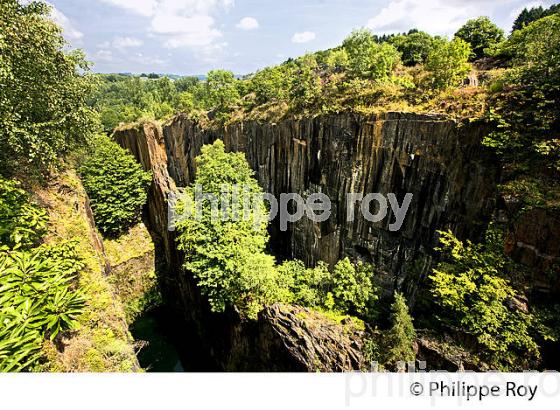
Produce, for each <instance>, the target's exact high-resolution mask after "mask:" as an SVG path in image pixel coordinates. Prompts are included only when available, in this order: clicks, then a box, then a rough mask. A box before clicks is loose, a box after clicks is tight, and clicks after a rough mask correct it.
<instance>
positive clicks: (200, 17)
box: [101, 0, 234, 48]
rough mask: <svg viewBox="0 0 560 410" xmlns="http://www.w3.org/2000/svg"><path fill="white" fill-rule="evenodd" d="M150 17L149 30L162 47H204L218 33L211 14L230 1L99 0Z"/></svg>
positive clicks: (227, 8) (210, 42)
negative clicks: (159, 40)
mask: <svg viewBox="0 0 560 410" xmlns="http://www.w3.org/2000/svg"><path fill="white" fill-rule="evenodd" d="M101 1H103V2H105V3H110V4H113V5H114V6H118V7H121V8H123V9H125V10H129V11H131V12H135V13H137V14H140V15H143V16H146V17H149V18H150V25H149V27H150V32H151V34H153V35H154V36H155V37H156V38H159V39H161V40H162V42H163V45H164V47H167V48H178V47H191V48H199V47H206V48H207V47H208V46H209V45H211V44H212V43H214V42H215V41H216V40H217V39H218V38H220V37H221V36H222V33H221V32H220V30H218V28H216V24H215V21H214V18H213V17H212V15H213V14H214V13H216V12H217V11H219V10H226V11H227V10H229V9H230V8H231V7H233V6H234V1H233V0H101Z"/></svg>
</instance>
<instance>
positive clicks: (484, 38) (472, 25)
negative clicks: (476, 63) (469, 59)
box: [455, 17, 504, 59]
mask: <svg viewBox="0 0 560 410" xmlns="http://www.w3.org/2000/svg"><path fill="white" fill-rule="evenodd" d="M455 37H456V38H460V39H462V40H464V41H466V42H467V43H469V44H470V45H471V48H472V52H473V57H474V58H475V59H479V58H482V57H484V56H486V53H485V50H486V49H491V48H493V47H495V46H496V45H498V44H499V43H500V42H502V41H503V40H504V31H503V30H502V29H501V28H499V27H498V26H497V25H495V24H494V23H492V21H491V20H490V19H489V18H488V17H479V18H476V19H472V20H469V21H467V22H466V23H465V25H463V27H461V28H460V29H459V30H458V31H457V32H456V33H455Z"/></svg>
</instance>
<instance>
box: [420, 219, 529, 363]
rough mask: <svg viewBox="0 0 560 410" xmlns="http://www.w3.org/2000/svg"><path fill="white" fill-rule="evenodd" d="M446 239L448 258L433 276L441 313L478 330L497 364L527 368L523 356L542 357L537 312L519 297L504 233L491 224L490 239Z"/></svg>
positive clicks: (448, 321)
mask: <svg viewBox="0 0 560 410" xmlns="http://www.w3.org/2000/svg"><path fill="white" fill-rule="evenodd" d="M440 242H441V247H440V248H439V249H440V251H441V252H442V254H443V257H444V261H443V262H441V263H440V264H439V265H438V266H437V268H436V269H434V272H433V275H432V276H430V280H431V282H432V295H433V297H434V299H435V301H436V303H437V304H438V306H439V307H440V308H441V311H440V314H439V315H438V316H439V318H440V319H441V320H442V321H443V322H444V323H446V324H448V325H450V326H452V327H454V328H455V329H461V330H463V331H464V332H466V333H467V334H470V335H472V336H473V337H474V338H475V339H476V341H477V342H478V344H479V345H480V347H481V349H480V356H481V357H483V358H484V360H486V361H488V362H489V363H490V364H491V365H493V366H497V367H498V368H501V369H512V368H516V367H517V368H522V367H523V364H525V363H524V362H523V360H525V361H533V360H535V359H537V358H538V357H539V349H538V346H537V343H536V342H535V340H534V335H533V334H532V326H533V323H534V317H533V316H532V315H531V313H529V312H527V311H523V310H522V309H519V308H516V305H515V303H513V301H515V299H516V298H517V297H518V293H517V291H516V290H515V289H514V288H513V286H512V284H511V281H510V280H509V279H508V276H509V277H510V278H511V277H512V276H514V275H515V274H517V273H519V271H518V269H519V267H517V266H516V265H513V262H512V261H511V260H509V259H508V258H507V257H506V256H505V255H504V254H503V242H502V239H501V233H500V232H499V231H498V230H496V229H490V230H489V231H488V233H487V235H486V241H485V243H484V244H473V243H471V242H469V241H467V242H466V243H463V242H461V241H459V240H458V239H457V238H455V236H453V234H452V233H451V232H441V238H440Z"/></svg>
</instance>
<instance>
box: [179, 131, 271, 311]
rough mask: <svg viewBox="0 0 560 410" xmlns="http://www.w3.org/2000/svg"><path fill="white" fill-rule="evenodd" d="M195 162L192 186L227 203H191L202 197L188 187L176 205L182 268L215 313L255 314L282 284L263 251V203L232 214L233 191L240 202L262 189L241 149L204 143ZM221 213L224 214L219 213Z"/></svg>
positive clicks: (266, 235) (266, 223)
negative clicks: (214, 206) (233, 309)
mask: <svg viewBox="0 0 560 410" xmlns="http://www.w3.org/2000/svg"><path fill="white" fill-rule="evenodd" d="M196 164H197V176H196V180H195V183H194V185H195V186H199V187H200V189H201V191H202V192H203V193H204V194H205V195H208V194H213V195H216V198H219V202H220V203H221V204H222V205H223V204H224V202H223V199H224V198H227V201H226V202H227V206H225V207H222V208H221V209H220V214H218V215H217V214H215V213H214V212H213V210H212V206H211V203H209V201H204V202H205V203H197V202H196V201H197V200H198V201H202V199H201V198H197V197H196V195H195V194H196V193H195V188H194V186H193V187H191V188H189V189H187V191H186V192H185V196H184V197H183V198H182V200H181V201H179V203H178V205H177V214H178V215H179V217H180V218H179V221H178V222H177V223H176V228H177V231H178V232H179V236H178V239H177V240H178V246H179V249H181V250H183V251H184V252H185V259H184V264H183V267H184V269H185V270H186V271H188V272H190V273H192V274H193V275H194V277H195V278H196V280H197V283H198V286H199V287H200V289H201V291H202V293H203V294H204V295H205V296H207V297H208V300H209V302H210V306H211V308H212V310H213V311H214V312H221V311H224V309H225V308H226V307H227V306H236V307H237V308H238V309H239V310H240V311H241V312H242V314H243V315H245V316H246V317H250V318H255V317H256V315H257V313H258V312H259V311H260V310H261V309H262V306H263V305H264V304H266V303H270V302H271V301H277V300H279V299H281V297H280V296H279V294H278V292H279V289H280V288H281V286H280V284H279V283H278V272H277V270H276V268H275V264H274V258H273V257H272V256H270V255H267V254H266V253H265V247H266V245H267V242H268V232H267V225H268V221H267V218H266V216H267V214H266V208H265V206H264V202H263V201H262V200H260V201H258V202H257V204H256V206H254V207H252V208H251V209H247V208H246V209H244V210H243V211H242V212H241V211H240V212H241V213H240V214H239V217H237V218H236V217H234V213H235V212H236V211H235V209H234V206H233V205H232V196H233V195H234V189H235V188H234V187H235V186H238V187H239V192H238V196H237V197H238V199H239V203H240V204H243V203H244V201H245V200H246V199H247V200H249V201H251V203H252V201H253V198H254V195H260V194H262V190H261V188H260V187H259V185H258V184H257V181H256V180H255V179H254V172H253V171H252V170H251V168H250V167H249V165H248V164H247V161H246V160H245V157H244V154H241V153H226V152H225V150H224V144H223V142H222V141H220V140H218V141H216V142H215V143H214V144H213V145H206V146H204V147H203V148H202V154H201V155H200V156H199V157H198V158H197V160H196ZM197 208H198V210H197ZM245 212H246V213H245ZM186 213H187V214H186ZM223 213H225V214H226V215H227V216H228V217H227V218H222V217H220V215H223ZM189 215H190V216H189ZM244 215H246V217H244Z"/></svg>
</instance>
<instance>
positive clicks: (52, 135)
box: [0, 0, 98, 172]
mask: <svg viewBox="0 0 560 410" xmlns="http://www.w3.org/2000/svg"><path fill="white" fill-rule="evenodd" d="M49 12H50V8H49V7H48V6H47V5H45V4H44V3H38V2H31V3H29V4H27V5H22V4H20V3H19V2H18V1H16V0H3V1H2V6H1V7H0V33H1V34H0V145H1V146H2V150H1V152H0V169H1V170H2V172H7V171H9V170H10V169H12V168H13V167H14V166H15V164H19V166H20V168H25V167H26V166H28V165H29V164H31V165H33V166H35V167H38V168H40V169H42V170H44V169H45V168H46V167H48V166H50V165H53V164H54V163H55V160H56V159H57V158H58V156H60V155H61V154H64V153H66V152H67V151H68V150H69V148H71V147H72V146H73V145H76V144H83V143H84V142H85V141H86V140H87V139H88V138H89V137H90V136H91V135H92V133H93V131H94V130H95V129H96V127H97V125H98V122H97V117H96V115H95V113H94V112H93V111H92V110H91V109H90V108H88V106H87V105H86V99H87V98H88V95H90V93H91V91H92V87H93V83H92V81H91V78H90V77H89V76H88V75H86V74H84V73H87V70H88V66H87V64H86V62H85V60H84V56H83V54H82V53H81V52H78V51H70V52H66V51H65V49H66V43H65V41H64V39H63V38H62V35H61V29H60V28H59V27H58V26H56V25H55V24H54V23H53V22H52V21H51V20H50V19H49V17H48V16H49ZM24 164H25V165H24Z"/></svg>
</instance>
